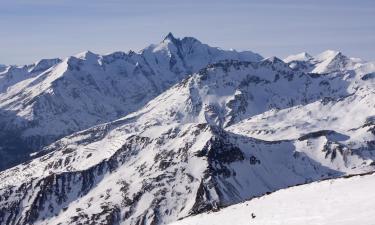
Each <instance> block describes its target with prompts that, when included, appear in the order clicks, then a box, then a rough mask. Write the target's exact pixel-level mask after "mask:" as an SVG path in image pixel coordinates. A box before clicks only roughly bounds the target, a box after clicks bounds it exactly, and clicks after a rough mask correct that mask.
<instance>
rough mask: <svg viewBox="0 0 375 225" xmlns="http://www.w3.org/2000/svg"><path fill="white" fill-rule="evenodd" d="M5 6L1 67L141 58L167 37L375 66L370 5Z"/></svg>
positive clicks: (237, 1)
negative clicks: (116, 55) (95, 57)
mask: <svg viewBox="0 0 375 225" xmlns="http://www.w3.org/2000/svg"><path fill="white" fill-rule="evenodd" d="M0 5H1V6H2V7H1V8H0V27H1V29H0V35H1V39H0V49H1V51H0V64H29V63H32V62H35V61H37V60H39V59H42V58H53V57H60V58H63V57H66V56H70V55H75V54H77V53H79V52H82V51H85V50H90V51H93V52H95V53H100V54H105V53H110V52H114V51H128V50H134V51H138V50H140V49H142V48H144V47H146V46H148V45H149V44H153V43H158V42H160V41H161V40H162V39H163V37H164V36H165V35H167V34H168V32H172V33H173V34H174V35H175V36H176V37H180V38H181V37H185V36H192V37H195V38H197V39H198V40H200V41H202V42H203V43H206V44H209V45H210V46H215V47H220V48H223V49H236V50H239V51H240V50H251V51H253V52H257V53H259V54H261V55H262V56H264V57H269V56H277V57H280V58H284V57H286V56H288V55H291V54H297V53H300V52H308V53H310V54H312V55H316V54H318V53H320V52H322V51H324V50H327V49H332V50H337V51H342V52H343V53H344V54H346V55H348V56H350V57H359V58H362V59H365V60H375V55H374V52H375V22H374V21H375V1H371V0H362V1H354V0H341V1H340V0H328V1H327V0H326V1H324V0H316V1H314V2H308V1H306V0H302V1H301V0H300V1H297V0H284V1H280V0H269V1H260V0H255V1H251V2H248V1H245V0H234V1H231V2H229V1H224V0H218V1H213V0H206V1H198V0H192V1H189V2H175V1H172V0H155V1H153V2H146V1H144V0H138V1H133V0H125V1H118V0H110V1H105V2H104V1H103V2H102V1H88V0H81V1H73V0H67V1H64V2H49V1H46V0H36V1H33V2H28V1H26V0H16V1H0Z"/></svg>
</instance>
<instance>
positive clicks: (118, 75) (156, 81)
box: [0, 34, 262, 170]
mask: <svg viewBox="0 0 375 225" xmlns="http://www.w3.org/2000/svg"><path fill="white" fill-rule="evenodd" d="M222 59H236V60H245V61H259V60H260V59H262V58H261V56H259V55H258V54H255V53H252V52H236V51H225V50H221V49H218V48H213V47H209V46H208V45H205V44H202V43H201V42H199V41H198V40H196V39H194V38H190V37H186V38H183V39H177V38H175V37H173V35H172V34H168V35H167V36H166V38H165V39H164V40H163V41H162V42H161V43H159V44H158V45H151V46H149V47H148V48H146V49H144V50H142V51H141V52H140V53H135V52H129V53H123V52H115V53H112V54H109V55H98V54H94V53H92V52H84V53H81V54H78V55H76V56H72V57H68V58H66V59H64V60H62V61H61V60H59V59H52V60H41V61H39V62H37V63H35V64H33V65H30V66H23V67H16V66H10V67H8V68H7V69H6V70H4V71H3V72H0V115H1V118H0V125H1V126H0V127H1V128H0V157H2V158H7V160H5V161H1V162H0V170H1V169H2V168H6V167H9V166H10V165H12V164H15V163H17V162H20V161H21V162H22V161H23V160H24V159H25V158H27V156H28V153H31V152H33V151H37V150H39V149H40V147H42V146H45V145H46V144H50V143H51V142H53V141H55V140H57V139H58V138H61V137H63V136H66V135H69V134H72V133H73V132H77V131H80V130H83V129H86V128H89V127H91V126H94V125H97V124H100V123H103V122H108V121H112V120H115V119H118V118H121V117H123V116H125V115H127V114H129V113H130V112H133V111H136V110H137V109H139V108H141V107H142V106H144V105H145V104H146V103H147V102H148V101H150V100H151V99H153V98H154V97H156V96H157V95H158V94H160V93H161V92H163V91H165V90H166V89H167V88H169V87H171V86H172V85H174V84H176V83H178V82H180V81H181V80H182V79H183V78H185V77H186V76H187V75H188V74H191V73H192V72H197V71H198V70H199V69H201V68H202V67H204V66H206V65H207V64H209V63H213V62H217V61H219V60H222ZM8 134H12V135H11V136H12V141H8V140H9V135H8Z"/></svg>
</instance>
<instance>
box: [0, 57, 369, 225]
mask: <svg viewBox="0 0 375 225" xmlns="http://www.w3.org/2000/svg"><path fill="white" fill-rule="evenodd" d="M361 78H363V77H362V75H361V74H355V76H346V74H342V73H331V74H325V75H316V74H306V73H302V72H299V71H295V70H293V69H291V68H290V67H289V65H288V64H286V63H284V62H283V61H281V60H280V59H277V58H275V57H274V58H269V59H265V60H262V61H261V62H240V61H233V60H227V61H222V62H219V63H216V64H212V65H209V66H207V67H206V68H204V69H202V70H200V71H199V72H198V73H196V74H194V75H192V76H190V77H188V78H186V79H184V80H183V81H182V82H180V83H179V84H177V85H175V86H173V87H172V88H171V89H169V90H168V91H166V92H164V93H163V94H161V95H159V96H158V97H157V98H155V99H153V100H152V101H150V102H149V103H148V104H146V106H144V107H143V108H142V109H140V110H138V111H137V112H134V113H132V114H130V115H128V116H126V117H124V118H122V119H119V120H116V121H114V122H110V123H106V124H103V125H98V126H95V127H93V128H90V129H88V130H84V131H82V132H79V133H75V134H73V135H71V136H67V137H65V138H63V139H61V140H59V141H57V142H55V143H53V144H52V145H50V146H48V147H47V148H45V149H44V151H45V152H48V154H46V155H44V156H42V157H39V158H36V159H34V160H32V161H31V162H27V163H24V164H22V165H19V166H16V167H13V168H11V169H9V170H6V171H3V172H1V173H0V179H1V180H2V183H1V188H0V196H1V198H0V206H1V207H0V221H1V222H2V223H4V224H28V223H34V224H77V223H78V221H79V222H81V223H92V222H94V221H95V222H96V223H100V224H116V223H119V224H165V223H169V222H173V221H176V220H177V219H178V218H182V217H185V216H188V215H191V214H196V213H200V212H204V211H207V210H212V209H216V208H218V207H222V206H227V205H231V204H234V203H238V202H241V201H243V200H246V199H249V198H252V197H255V196H259V195H262V194H266V193H268V192H272V191H276V190H278V189H281V188H286V187H289V186H293V185H296V184H303V183H308V182H312V181H316V180H320V179H324V178H334V177H338V176H342V175H345V174H353V173H362V172H368V171H373V170H374V167H375V163H374V159H375V156H374V155H373V154H372V152H373V151H374V145H373V144H372V143H373V141H374V128H375V124H374V121H373V117H371V116H373V115H374V114H373V108H374V107H373V104H374V102H373V101H371V97H373V96H374V92H373V90H374V81H373V79H366V80H363V79H361ZM366 96H369V97H366ZM366 98H367V99H366ZM346 99H351V103H353V104H357V105H358V107H359V106H360V107H361V108H362V109H365V110H363V112H362V111H360V110H350V108H349V107H348V106H347V105H346V104H345V101H346ZM343 102H344V103H343ZM334 103H336V104H337V106H336V108H335V109H336V110H337V111H341V112H343V115H339V114H334V115H333V116H334V117H335V116H338V117H342V119H331V118H330V115H325V114H322V115H319V114H316V117H317V118H315V119H316V120H318V117H319V118H320V120H328V121H330V123H331V125H330V129H336V130H326V129H327V127H326V126H327V125H325V124H324V123H323V122H322V123H317V124H316V125H317V126H321V127H316V128H314V129H313V128H311V127H309V125H308V123H306V126H307V128H306V129H304V127H303V126H302V125H300V124H299V123H296V124H295V125H294V124H293V125H287V126H285V127H283V129H291V130H293V129H294V130H296V131H295V132H294V133H291V134H290V136H287V138H285V136H286V135H287V134H283V133H282V129H281V131H279V130H278V129H277V128H278V127H282V125H283V124H282V123H281V122H280V124H276V127H275V128H273V127H272V123H270V124H269V126H270V129H269V130H270V131H267V130H264V129H263V128H262V130H261V132H257V133H256V134H253V133H252V132H251V131H252V129H253V128H252V127H248V126H244V124H245V123H247V122H249V120H250V121H251V120H252V119H253V118H258V119H257V120H256V121H255V120H253V121H255V122H256V123H257V124H256V125H258V126H260V125H261V124H262V120H263V117H264V120H265V121H272V120H271V119H272V115H273V114H272V113H274V112H281V113H283V112H285V110H291V111H292V110H298V109H301V112H299V113H295V114H296V115H300V114H301V115H303V112H304V109H305V108H308V107H312V108H315V107H314V106H315V105H318V106H320V104H323V105H324V104H334ZM317 110H318V109H317ZM348 114H350V116H351V117H352V118H355V120H353V121H354V122H353V124H352V125H350V124H348V125H345V126H340V123H342V121H346V119H345V117H346V116H348V117H349V115H348ZM280 115H282V114H280ZM292 115H294V114H292ZM267 116H268V117H267ZM327 117H328V119H327ZM270 118H271V119H270ZM284 118H285V116H284ZM302 118H303V117H302ZM332 118H333V117H332ZM297 119H300V120H302V119H301V118H297ZM305 119H306V120H307V121H308V118H305ZM275 121H283V117H280V118H278V119H275ZM285 123H286V124H288V120H286V121H285ZM300 123H302V124H303V121H302V122H300ZM335 123H336V124H335ZM321 124H323V125H321ZM289 126H291V127H289ZM293 126H296V127H297V128H293ZM310 126H311V125H310ZM351 126H354V127H355V129H356V130H355V131H353V133H350V134H351V135H353V136H350V137H348V136H347V134H346V133H344V132H347V131H346V130H347V129H349V128H350V127H351ZM273 130H276V131H275V132H273ZM267 132H268V133H267ZM348 132H349V131H348ZM265 133H266V134H268V136H272V135H273V134H274V133H275V138H273V139H272V138H271V137H268V136H267V137H265V136H266V135H264V136H262V137H260V136H256V135H261V134H265ZM276 133H277V134H276ZM288 134H289V133H288ZM357 134H358V135H357ZM283 135H284V136H283ZM264 139H266V140H264ZM271 139H272V140H271ZM349 139H352V140H353V141H354V142H355V145H350V144H349V143H346V142H345V141H347V140H349Z"/></svg>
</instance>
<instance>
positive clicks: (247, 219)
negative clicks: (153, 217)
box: [171, 174, 375, 225]
mask: <svg viewBox="0 0 375 225" xmlns="http://www.w3.org/2000/svg"><path fill="white" fill-rule="evenodd" d="M374 186H375V175H374V174H369V175H365V176H354V177H350V178H341V179H335V180H330V181H323V182H316V183H313V184H308V185H303V186H299V187H293V188H288V189H285V190H281V191H278V192H276V193H272V194H270V195H268V196H264V197H261V198H258V199H253V200H251V201H248V202H244V203H241V204H238V205H233V206H230V207H228V208H225V209H222V210H220V211H218V212H213V213H208V214H201V215H198V216H194V217H191V218H186V219H183V220H181V221H178V222H175V223H172V224H171V225H219V224H220V225H231V224H236V225H248V224H256V225H270V224H275V225H284V224H288V225H300V224H305V225H315V224H321V225H352V224H361V225H371V224H374V220H375V201H373V199H375V193H374V191H373V188H374Z"/></svg>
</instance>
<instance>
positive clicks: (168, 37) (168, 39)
mask: <svg viewBox="0 0 375 225" xmlns="http://www.w3.org/2000/svg"><path fill="white" fill-rule="evenodd" d="M177 40H178V39H177V38H175V37H174V36H173V34H172V33H171V32H169V33H168V34H167V36H165V38H164V39H163V41H172V42H175V41H177Z"/></svg>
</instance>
